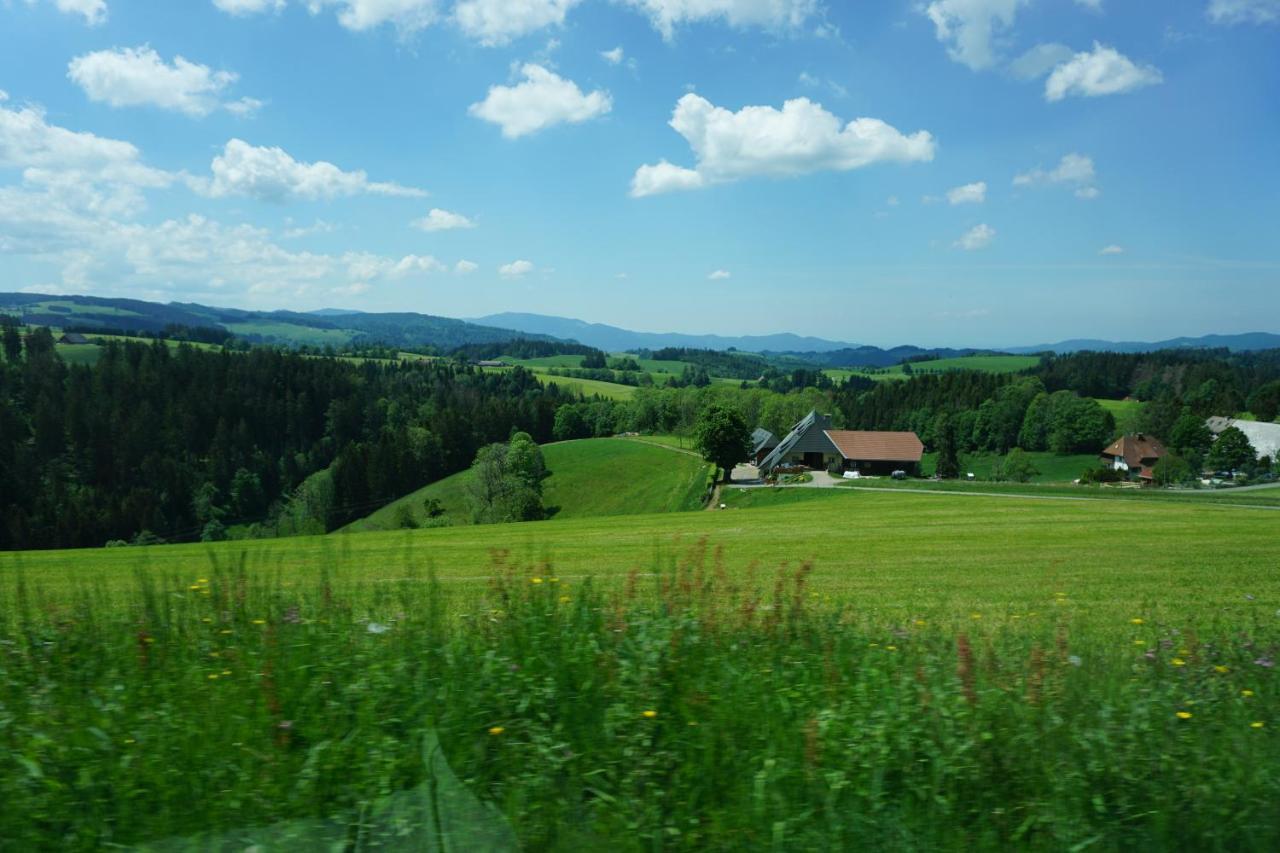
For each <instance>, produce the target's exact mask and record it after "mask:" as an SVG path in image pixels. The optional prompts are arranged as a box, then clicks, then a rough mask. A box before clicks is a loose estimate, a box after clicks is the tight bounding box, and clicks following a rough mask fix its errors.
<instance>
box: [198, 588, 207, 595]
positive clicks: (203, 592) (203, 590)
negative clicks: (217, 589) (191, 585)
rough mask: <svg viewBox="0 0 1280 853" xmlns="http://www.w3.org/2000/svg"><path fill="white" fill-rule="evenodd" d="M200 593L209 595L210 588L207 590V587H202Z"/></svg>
mask: <svg viewBox="0 0 1280 853" xmlns="http://www.w3.org/2000/svg"><path fill="white" fill-rule="evenodd" d="M200 594H201V595H208V594H209V590H207V589H201V590H200Z"/></svg>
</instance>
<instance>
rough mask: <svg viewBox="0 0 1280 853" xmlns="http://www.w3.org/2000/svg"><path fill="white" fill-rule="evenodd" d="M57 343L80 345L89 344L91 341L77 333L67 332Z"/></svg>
mask: <svg viewBox="0 0 1280 853" xmlns="http://www.w3.org/2000/svg"><path fill="white" fill-rule="evenodd" d="M58 343H60V344H75V345H80V344H87V343H91V341H90V340H89V339H88V338H86V337H85V336H84V335H82V334H80V333H79V332H67V333H66V334H65V335H63V336H62V337H60V338H58Z"/></svg>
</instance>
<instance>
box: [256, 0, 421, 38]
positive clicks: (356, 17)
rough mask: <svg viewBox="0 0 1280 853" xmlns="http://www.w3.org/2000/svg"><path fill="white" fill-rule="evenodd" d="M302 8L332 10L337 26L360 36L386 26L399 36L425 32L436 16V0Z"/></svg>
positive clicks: (340, 0) (365, 0)
mask: <svg viewBox="0 0 1280 853" xmlns="http://www.w3.org/2000/svg"><path fill="white" fill-rule="evenodd" d="M262 5H264V6H265V5H268V4H262ZM306 5H307V10H308V11H310V12H311V14H313V15H316V14H319V13H320V12H322V11H324V9H326V8H327V7H330V6H333V7H336V8H337V10H338V23H340V24H342V26H344V27H346V28H347V29H349V30H354V31H356V32H363V31H365V30H372V29H375V28H376V27H380V26H382V25H384V24H390V25H391V26H393V27H395V28H396V31H397V32H398V33H400V35H401V36H411V35H413V34H414V33H416V32H418V31H420V30H423V29H426V28H427V27H429V26H431V25H432V24H433V23H435V21H436V19H437V18H439V16H440V10H439V6H440V4H439V3H438V2H437V0H306Z"/></svg>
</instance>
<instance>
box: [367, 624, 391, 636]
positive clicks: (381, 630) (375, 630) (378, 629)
mask: <svg viewBox="0 0 1280 853" xmlns="http://www.w3.org/2000/svg"><path fill="white" fill-rule="evenodd" d="M365 630H366V631H368V632H369V633H370V634H385V633H387V632H388V631H390V630H391V629H390V628H389V627H387V626H386V625H383V624H382V623H381V622H370V623H369V624H368V625H367V626H366V627H365Z"/></svg>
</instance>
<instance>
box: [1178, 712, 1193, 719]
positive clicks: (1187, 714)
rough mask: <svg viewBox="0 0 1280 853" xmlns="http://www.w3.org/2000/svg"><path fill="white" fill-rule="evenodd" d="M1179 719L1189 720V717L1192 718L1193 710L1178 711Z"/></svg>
mask: <svg viewBox="0 0 1280 853" xmlns="http://www.w3.org/2000/svg"><path fill="white" fill-rule="evenodd" d="M1178 719H1179V720H1189V719H1191V712H1190V711H1179V712H1178Z"/></svg>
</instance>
